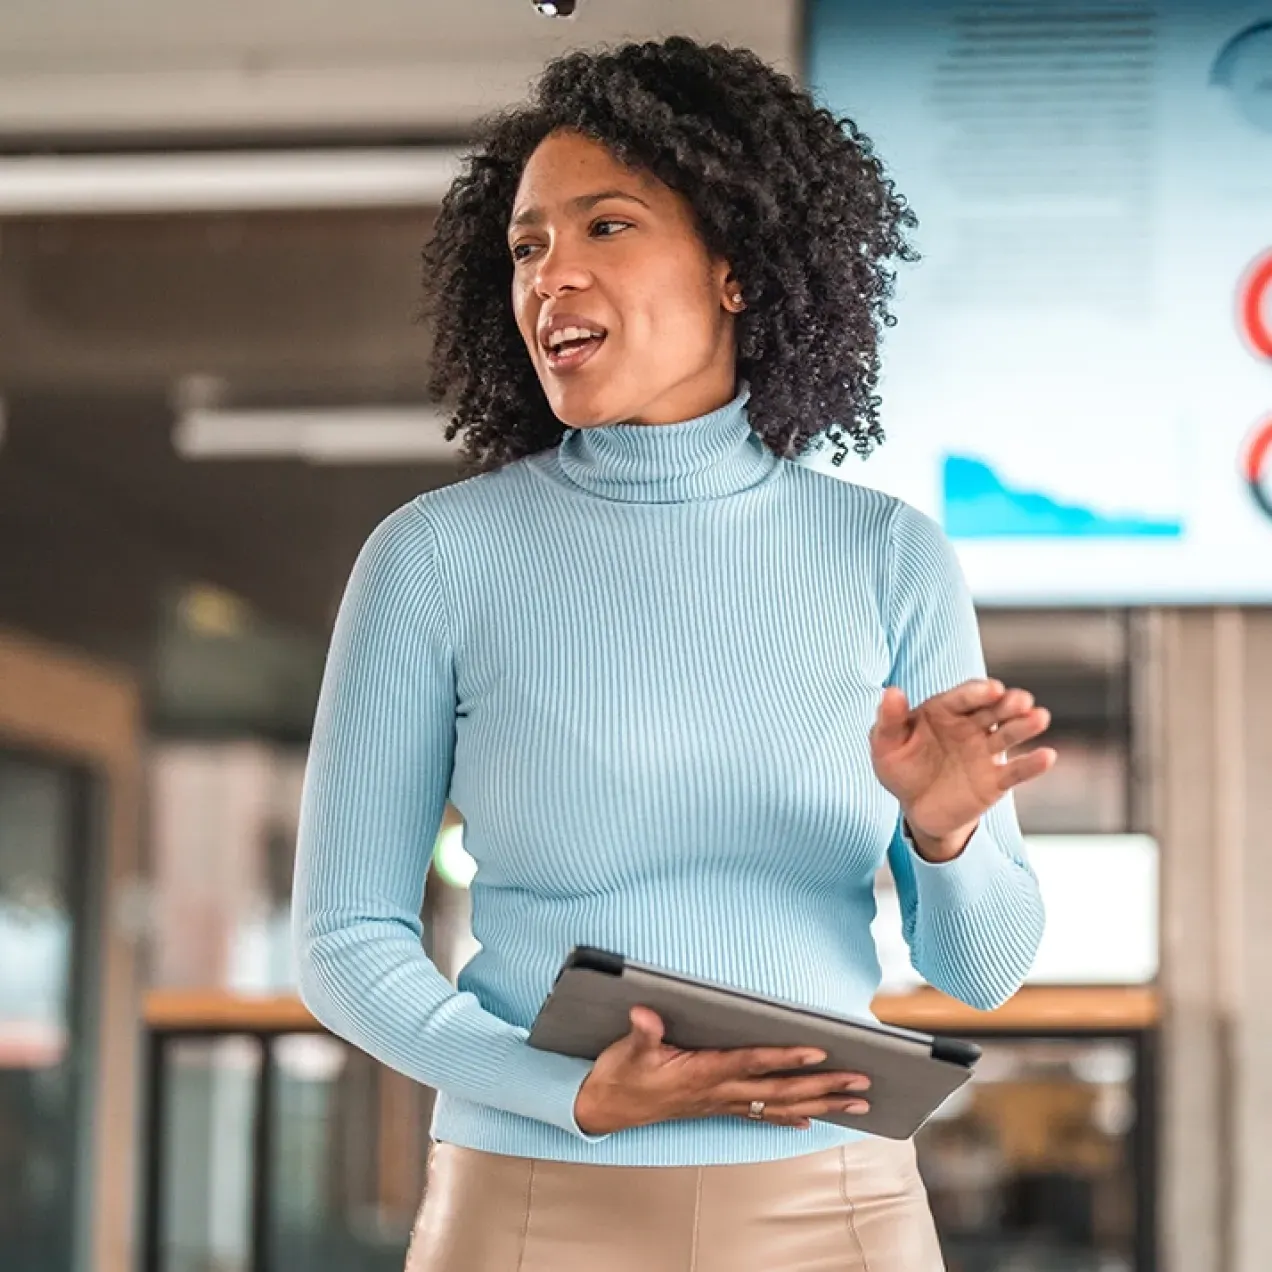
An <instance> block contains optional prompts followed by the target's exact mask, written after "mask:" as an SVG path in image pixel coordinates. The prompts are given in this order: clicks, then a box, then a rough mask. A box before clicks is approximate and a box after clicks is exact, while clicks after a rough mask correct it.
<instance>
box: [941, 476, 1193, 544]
mask: <svg viewBox="0 0 1272 1272" xmlns="http://www.w3.org/2000/svg"><path fill="white" fill-rule="evenodd" d="M942 477H943V482H942V486H943V493H944V502H945V532H946V533H947V534H948V535H949V536H950V537H951V538H953V539H1008V538H1035V539H1036V538H1053V539H1054V538H1088V539H1095V538H1105V539H1124V538H1141V537H1155V538H1177V537H1178V536H1179V535H1180V534H1182V533H1183V524H1182V522H1180V521H1178V520H1170V519H1163V518H1153V517H1137V516H1135V515H1134V514H1125V513H1123V514H1117V515H1110V514H1107V513H1101V512H1095V511H1094V510H1092V509H1090V508H1083V507H1082V506H1081V505H1078V504H1067V503H1061V502H1060V501H1059V500H1057V499H1053V498H1051V496H1049V495H1045V494H1042V493H1041V492H1040V491H1034V490H1017V489H1014V488H1013V487H1011V486H1009V485H1007V484H1006V483H1005V482H1004V481H1003V479H1002V478H1001V477H999V475H998V474H997V473H996V472H995V471H994V469H993V468H992V467H991V466H990V465H989V464H987V463H985V462H984V460H980V459H973V458H971V457H970V456H966V455H947V456H946V457H945V467H944V472H943V474H942Z"/></svg>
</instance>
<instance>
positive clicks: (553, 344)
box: [548, 327, 600, 349]
mask: <svg viewBox="0 0 1272 1272" xmlns="http://www.w3.org/2000/svg"><path fill="white" fill-rule="evenodd" d="M599 339H600V333H599V332H596V331H585V330H584V329H583V328H582V327H562V328H560V329H559V330H557V331H554V332H553V333H552V334H551V335H550V336H549V337H548V347H549V348H550V349H556V348H558V347H559V346H561V345H563V344H564V343H565V342H566V341H567V340H599Z"/></svg>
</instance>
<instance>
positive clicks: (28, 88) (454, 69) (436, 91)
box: [0, 0, 802, 147]
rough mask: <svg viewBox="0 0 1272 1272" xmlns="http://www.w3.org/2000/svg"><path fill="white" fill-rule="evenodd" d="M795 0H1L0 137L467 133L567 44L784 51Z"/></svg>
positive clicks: (22, 140) (788, 57)
mask: <svg viewBox="0 0 1272 1272" xmlns="http://www.w3.org/2000/svg"><path fill="white" fill-rule="evenodd" d="M801 8H802V6H801V4H800V3H799V0H581V3H580V6H579V13H578V16H577V17H576V18H575V19H573V20H570V21H562V20H559V19H547V18H543V17H540V16H538V15H537V14H536V13H535V12H534V10H533V9H532V7H531V4H530V2H529V0H359V3H358V4H356V5H354V4H346V3H339V2H338V0H254V2H253V3H251V4H248V3H245V2H244V0H226V2H223V3H221V4H202V3H196V2H195V0H116V2H115V3H113V4H110V5H103V4H101V3H100V0H57V2H56V3H49V2H48V0H5V3H4V20H3V23H0V143H5V142H7V144H8V145H9V146H10V147H14V146H21V145H23V144H35V143H37V142H41V141H44V142H58V141H66V140H68V139H70V140H75V139H79V140H80V141H86V140H90V139H99V140H100V139H113V140H116V141H119V140H130V139H131V140H138V139H145V138H154V139H159V138H164V139H169V140H171V139H174V138H176V139H185V140H187V141H188V140H189V139H191V138H194V137H209V138H213V137H214V138H217V139H219V140H221V141H224V140H225V139H226V138H227V137H229V136H232V135H240V136H241V135H297V136H300V135H303V136H308V137H312V136H315V135H321V136H326V137H333V136H336V135H339V134H343V133H358V134H367V133H373V134H377V135H382V134H394V135H400V136H431V137H438V136H445V137H450V136H462V135H464V134H466V133H467V132H468V131H469V130H470V129H471V126H472V124H473V121H474V120H475V119H476V118H477V117H479V116H480V115H483V114H485V113H487V112H489V111H491V110H493V109H497V108H499V107H502V106H504V105H507V104H508V103H510V102H512V101H515V100H518V99H520V98H521V97H522V96H523V95H524V93H525V91H526V88H527V86H528V84H529V83H530V82H531V80H532V79H533V78H534V77H535V75H536V74H537V73H538V71H539V69H540V68H541V67H542V65H543V63H544V62H545V61H546V60H547V59H548V58H550V57H552V56H553V55H555V54H557V53H559V52H562V51H563V50H565V49H567V48H570V47H574V46H577V45H581V44H582V45H592V44H598V43H610V42H616V41H620V40H623V39H632V38H636V39H645V38H650V37H654V36H659V35H666V34H670V33H672V32H681V33H685V34H690V35H695V36H697V37H699V38H704V39H723V40H727V41H730V42H733V43H738V44H744V45H747V46H749V47H751V48H753V49H755V50H756V51H757V52H758V53H759V54H760V55H761V56H762V57H765V58H767V59H768V60H770V61H773V62H775V63H777V64H779V65H782V66H784V67H788V68H789V67H792V66H793V65H794V63H795V62H796V60H797V57H796V48H797V40H798V31H799V22H800V12H801Z"/></svg>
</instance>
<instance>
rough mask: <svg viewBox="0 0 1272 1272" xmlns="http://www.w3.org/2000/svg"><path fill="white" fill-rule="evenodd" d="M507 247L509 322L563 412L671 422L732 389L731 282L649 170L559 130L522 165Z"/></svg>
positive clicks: (584, 417)
mask: <svg viewBox="0 0 1272 1272" xmlns="http://www.w3.org/2000/svg"><path fill="white" fill-rule="evenodd" d="M508 248H509V251H510V252H511V254H512V258H513V281H512V304H513V311H514V313H515V314H516V319H517V326H518V328H519V329H520V331H521V335H522V338H523V339H524V340H525V342H526V348H527V349H528V350H529V351H530V357H531V359H532V360H533V362H534V366H535V370H536V371H537V372H538V375H539V381H540V383H541V384H542V385H543V390H544V392H545V393H546V394H547V398H548V403H549V405H550V406H551V407H552V410H553V412H554V413H555V414H556V416H557V418H558V419H560V420H561V422H562V423H563V424H565V425H567V426H568V427H571V428H592V427H596V426H599V425H605V424H617V423H634V424H671V423H676V422H677V421H679V420H687V419H692V418H694V417H695V416H698V415H703V414H705V413H706V412H708V411H713V410H715V409H716V408H717V407H719V406H722V405H723V404H724V403H725V402H727V401H729V399H730V398H731V397H732V396H733V394H734V392H735V387H736V386H735V377H736V358H735V352H734V336H733V312H732V310H733V309H738V308H740V307H741V306H740V305H737V304H735V303H734V302H733V301H732V300H731V299H730V297H731V296H732V295H733V294H734V293H735V292H736V290H737V289H736V287H735V286H734V285H733V284H732V283H731V282H727V280H728V279H729V267H728V264H727V263H726V262H724V261H720V260H714V259H712V257H711V256H710V254H709V253H708V251H707V249H706V246H705V244H704V243H703V242H702V239H701V238H700V237H699V235H698V232H697V229H696V227H695V225H694V222H693V215H692V212H691V210H690V207H689V204H688V202H687V201H686V200H685V199H684V198H682V197H681V196H680V195H679V194H676V193H675V192H674V191H672V190H671V189H670V188H669V187H667V186H665V185H663V184H662V182H660V181H658V180H657V179H656V178H655V177H653V176H651V175H649V174H646V173H642V172H634V171H632V170H631V169H629V168H625V167H624V166H623V165H622V164H620V163H619V162H618V161H617V160H616V159H615V158H614V157H613V156H612V155H611V154H610V153H609V151H608V150H606V149H605V147H604V146H602V145H600V144H598V143H597V142H594V141H591V140H590V139H588V138H586V137H583V136H581V135H579V134H577V133H569V132H560V133H553V134H552V135H551V136H549V137H548V138H546V139H545V140H544V141H543V142H542V144H541V145H540V146H539V147H538V149H537V150H535V152H534V153H533V154H532V155H531V156H530V160H529V162H528V163H527V164H526V168H525V171H524V172H523V173H522V177H521V183H520V185H519V187H518V189H517V195H516V198H515V200H514V202H513V210H512V216H511V219H510V221H509V225H508ZM562 333H564V335H565V336H568V337H569V340H568V341H567V342H566V343H565V344H563V345H560V346H559V347H558V346H557V344H556V342H557V341H558V340H560V339H561V335H562Z"/></svg>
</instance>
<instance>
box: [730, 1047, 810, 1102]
mask: <svg viewBox="0 0 1272 1272" xmlns="http://www.w3.org/2000/svg"><path fill="white" fill-rule="evenodd" d="M715 1054H716V1056H717V1057H718V1058H719V1064H720V1070H721V1072H720V1081H722V1082H727V1081H730V1080H731V1079H737V1078H763V1077H767V1076H768V1075H770V1074H773V1073H787V1072H789V1071H790V1070H792V1069H802V1068H806V1067H807V1066H808V1065H810V1064H821V1062H822V1061H823V1060H825V1059H826V1053H825V1052H824V1051H818V1050H816V1049H815V1048H814V1049H813V1050H809V1049H808V1048H807V1047H743V1048H739V1049H737V1050H736V1051H718V1052H716V1053H715ZM763 1098H764V1097H763V1096H759V1095H751V1096H748V1097H747V1099H750V1100H760V1099H763Z"/></svg>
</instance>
